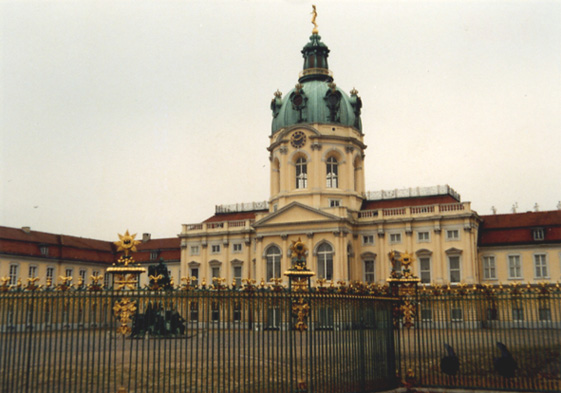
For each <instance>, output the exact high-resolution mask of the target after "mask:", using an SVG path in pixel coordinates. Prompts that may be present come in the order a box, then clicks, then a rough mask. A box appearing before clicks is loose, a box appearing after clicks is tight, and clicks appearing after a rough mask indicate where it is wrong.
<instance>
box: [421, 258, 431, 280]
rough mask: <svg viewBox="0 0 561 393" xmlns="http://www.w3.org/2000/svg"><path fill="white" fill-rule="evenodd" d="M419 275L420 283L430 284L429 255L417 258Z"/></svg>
mask: <svg viewBox="0 0 561 393" xmlns="http://www.w3.org/2000/svg"><path fill="white" fill-rule="evenodd" d="M419 276H420V278H421V284H430V281H431V277H430V257H421V258H419Z"/></svg>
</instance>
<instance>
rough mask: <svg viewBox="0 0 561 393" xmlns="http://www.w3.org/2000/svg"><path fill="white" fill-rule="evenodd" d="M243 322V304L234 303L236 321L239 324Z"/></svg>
mask: <svg viewBox="0 0 561 393" xmlns="http://www.w3.org/2000/svg"><path fill="white" fill-rule="evenodd" d="M241 320H242V304H241V303H240V302H234V321H236V322H239V321H241Z"/></svg>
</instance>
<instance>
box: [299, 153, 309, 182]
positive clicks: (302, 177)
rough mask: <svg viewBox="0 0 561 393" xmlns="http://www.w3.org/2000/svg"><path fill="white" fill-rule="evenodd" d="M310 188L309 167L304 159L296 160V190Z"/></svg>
mask: <svg viewBox="0 0 561 393" xmlns="http://www.w3.org/2000/svg"><path fill="white" fill-rule="evenodd" d="M307 187H308V165H307V163H306V159H305V158H304V157H300V158H299V159H298V160H296V188H307Z"/></svg>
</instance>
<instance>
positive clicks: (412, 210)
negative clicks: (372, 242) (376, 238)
mask: <svg viewBox="0 0 561 393" xmlns="http://www.w3.org/2000/svg"><path fill="white" fill-rule="evenodd" d="M469 210H470V204H469V202H463V203H446V204H439V205H425V206H407V207H394V208H388V209H373V210H364V211H361V212H359V213H358V218H359V219H361V218H391V217H396V216H423V215H433V214H457V212H461V211H469Z"/></svg>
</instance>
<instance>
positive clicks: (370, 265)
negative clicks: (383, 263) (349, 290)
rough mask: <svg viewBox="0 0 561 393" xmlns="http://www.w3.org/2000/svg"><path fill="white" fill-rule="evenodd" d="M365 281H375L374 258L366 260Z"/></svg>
mask: <svg viewBox="0 0 561 393" xmlns="http://www.w3.org/2000/svg"><path fill="white" fill-rule="evenodd" d="M364 281H366V282H374V260H373V259H367V260H365V261H364Z"/></svg>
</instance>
